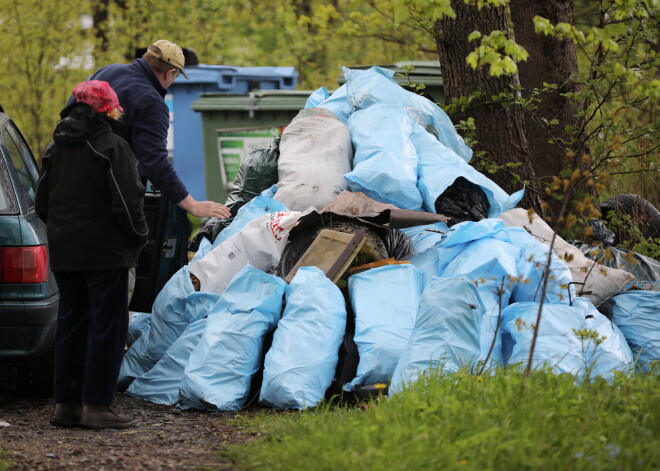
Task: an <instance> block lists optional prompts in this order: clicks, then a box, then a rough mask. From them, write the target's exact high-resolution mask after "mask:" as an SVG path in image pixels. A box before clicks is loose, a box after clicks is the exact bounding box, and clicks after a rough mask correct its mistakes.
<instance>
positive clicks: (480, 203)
mask: <svg viewBox="0 0 660 471" xmlns="http://www.w3.org/2000/svg"><path fill="white" fill-rule="evenodd" d="M489 209H490V204H489V203H488V197H487V196H486V193H484V190H482V189H481V187H480V186H478V185H475V184H474V183H472V182H471V181H469V180H468V179H466V178H464V177H458V178H457V179H456V180H454V183H452V184H451V185H450V186H449V187H448V188H447V189H446V190H445V191H444V192H443V193H442V194H441V195H440V196H438V199H436V200H435V212H436V213H438V214H443V215H445V216H447V217H450V218H451V220H449V221H447V225H448V226H449V227H451V226H453V225H454V224H458V223H459V222H463V221H475V222H476V221H481V220H482V219H486V218H487V217H488V210H489Z"/></svg>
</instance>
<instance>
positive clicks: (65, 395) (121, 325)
mask: <svg viewBox="0 0 660 471" xmlns="http://www.w3.org/2000/svg"><path fill="white" fill-rule="evenodd" d="M55 279H56V280H57V285H58V286H59V289H60V306H59V312H58V318H57V334H56V339H55V402H56V403H81V402H82V403H86V404H94V405H101V406H110V405H111V404H112V400H113V397H114V395H115V388H116V386H117V377H118V376H119V368H120V366H121V362H122V358H123V355H124V346H125V344H126V333H127V329H128V268H123V269H118V270H102V271H84V272H62V271H59V272H56V273H55Z"/></svg>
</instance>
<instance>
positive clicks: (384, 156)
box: [345, 104, 422, 210]
mask: <svg viewBox="0 0 660 471" xmlns="http://www.w3.org/2000/svg"><path fill="white" fill-rule="evenodd" d="M413 124H414V123H413V121H412V119H411V118H410V115H409V114H408V113H407V111H406V109H405V108H404V107H403V106H398V105H384V104H375V105H373V106H371V107H369V108H367V109H365V110H361V111H357V112H355V113H353V115H352V116H351V117H350V118H349V120H348V128H349V129H350V132H351V140H352V142H353V147H354V148H355V155H354V157H353V170H352V171H351V172H350V173H347V174H346V176H345V178H346V181H347V182H348V187H349V188H350V189H351V191H353V192H362V193H364V194H365V195H367V196H369V197H370V198H373V199H375V200H376V201H380V202H381V203H387V204H393V205H394V206H397V207H399V208H403V209H412V210H421V209H422V195H421V194H420V192H419V190H418V189H417V165H418V158H417V151H416V150H415V146H414V145H413V143H412V141H411V140H410V134H411V133H412V127H413Z"/></svg>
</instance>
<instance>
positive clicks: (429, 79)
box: [337, 61, 445, 105]
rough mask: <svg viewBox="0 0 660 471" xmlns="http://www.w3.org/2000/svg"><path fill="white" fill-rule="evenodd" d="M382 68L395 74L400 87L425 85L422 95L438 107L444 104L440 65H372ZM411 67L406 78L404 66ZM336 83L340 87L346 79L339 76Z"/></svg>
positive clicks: (404, 63)
mask: <svg viewBox="0 0 660 471" xmlns="http://www.w3.org/2000/svg"><path fill="white" fill-rule="evenodd" d="M374 65H378V66H379V67H382V68H383V69H388V70H392V71H394V72H395V73H396V75H395V76H394V79H395V80H396V81H397V82H398V83H399V84H401V85H405V84H406V83H407V82H412V83H416V84H420V83H423V84H424V85H426V88H425V89H424V92H423V95H425V96H427V98H429V99H430V100H432V101H433V102H435V103H438V104H440V105H442V104H444V102H445V93H444V89H443V85H442V74H441V71H440V63H439V62H437V61H401V62H396V63H394V64H385V65H381V64H374ZM374 65H356V66H349V67H348V68H349V69H357V70H367V69H370V68H371V67H373V66H374ZM408 65H409V66H412V67H413V70H412V71H411V72H410V73H409V74H408V77H407V78H406V76H405V74H404V70H403V67H404V66H408ZM337 82H338V83H339V84H340V85H343V84H344V83H346V79H345V78H344V76H343V75H341V76H340V77H339V78H338V79H337Z"/></svg>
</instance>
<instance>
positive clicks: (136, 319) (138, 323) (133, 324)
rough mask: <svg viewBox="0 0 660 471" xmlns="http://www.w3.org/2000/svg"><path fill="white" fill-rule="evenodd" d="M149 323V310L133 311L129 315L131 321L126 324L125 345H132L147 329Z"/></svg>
mask: <svg viewBox="0 0 660 471" xmlns="http://www.w3.org/2000/svg"><path fill="white" fill-rule="evenodd" d="M150 325H151V313H150V312H134V313H133V314H132V315H131V321H130V323H129V324H128V335H127V336H126V345H128V346H129V347H130V346H131V345H133V344H134V343H135V342H136V341H137V339H139V338H140V337H142V335H143V334H144V333H145V332H146V331H147V329H148V328H149V326H150Z"/></svg>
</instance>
